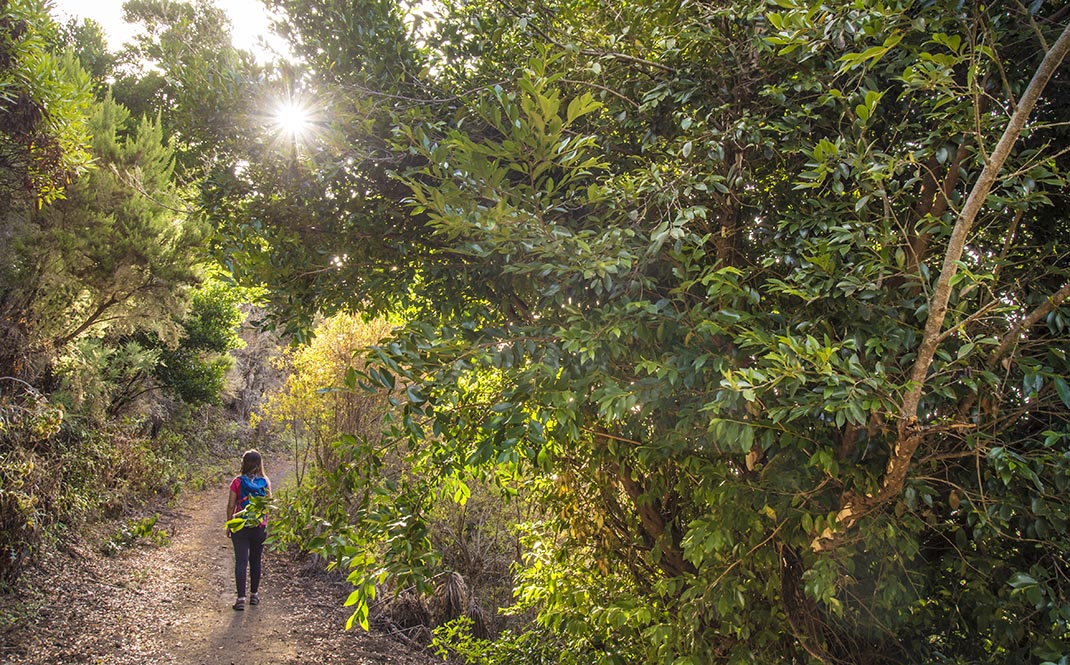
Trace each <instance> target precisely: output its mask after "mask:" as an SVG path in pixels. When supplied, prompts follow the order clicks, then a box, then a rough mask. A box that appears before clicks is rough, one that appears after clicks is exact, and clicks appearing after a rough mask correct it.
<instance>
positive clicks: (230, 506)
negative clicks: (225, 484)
mask: <svg viewBox="0 0 1070 665" xmlns="http://www.w3.org/2000/svg"><path fill="white" fill-rule="evenodd" d="M237 505H238V495H237V493H235V492H228V493H227V521H228V522H229V521H230V520H232V519H234V508H235V506H237Z"/></svg>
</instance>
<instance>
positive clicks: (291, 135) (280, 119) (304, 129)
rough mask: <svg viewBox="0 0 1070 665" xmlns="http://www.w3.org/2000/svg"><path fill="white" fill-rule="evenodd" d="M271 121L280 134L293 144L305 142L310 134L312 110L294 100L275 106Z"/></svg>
mask: <svg viewBox="0 0 1070 665" xmlns="http://www.w3.org/2000/svg"><path fill="white" fill-rule="evenodd" d="M272 121H273V123H274V125H275V128H276V129H277V130H278V131H279V133H280V134H282V135H284V136H285V137H286V138H288V139H290V140H292V141H294V142H295V143H300V142H301V141H303V140H305V139H306V138H308V136H309V134H311V132H312V126H313V117H312V110H311V109H309V108H308V107H307V106H305V105H303V104H301V103H300V102H298V101H296V100H289V101H284V102H281V103H280V104H279V105H278V106H276V107H275V113H274V114H273V115H272Z"/></svg>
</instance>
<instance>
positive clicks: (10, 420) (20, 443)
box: [0, 0, 243, 591]
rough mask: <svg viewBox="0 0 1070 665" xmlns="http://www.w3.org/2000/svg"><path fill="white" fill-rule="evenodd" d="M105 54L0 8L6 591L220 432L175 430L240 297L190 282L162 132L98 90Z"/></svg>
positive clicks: (185, 198) (190, 260)
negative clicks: (43, 554) (57, 545)
mask: <svg viewBox="0 0 1070 665" xmlns="http://www.w3.org/2000/svg"><path fill="white" fill-rule="evenodd" d="M215 29H216V30H217V31H220V30H225V26H221V25H216V26H215ZM118 66H119V58H117V57H115V56H113V55H112V54H110V53H108V51H107V49H106V48H105V47H104V44H103V38H102V33H101V31H100V28H99V27H98V26H95V25H94V24H92V23H85V24H81V25H79V24H74V23H72V24H70V25H68V26H67V27H66V28H65V29H62V28H61V27H60V26H58V25H57V24H56V23H55V22H54V20H53V19H52V18H51V17H50V16H49V14H48V12H47V10H46V6H45V5H44V3H42V2H39V1H38V0H11V1H8V2H4V3H2V5H0V198H2V200H3V203H2V204H0V527H2V533H3V536H2V537H0V585H2V587H3V589H4V590H5V591H6V590H8V589H9V586H8V585H9V583H13V582H15V581H16V579H17V577H18V574H19V573H20V572H21V571H22V570H23V569H24V568H25V566H26V565H28V564H30V563H32V562H33V561H34V559H35V557H36V555H37V554H39V553H40V551H41V550H42V549H43V548H45V547H47V546H48V544H49V542H50V539H51V538H52V537H64V538H69V537H70V533H71V532H76V531H77V527H78V526H79V525H81V524H82V523H84V522H85V521H86V520H88V519H94V518H99V517H101V516H107V515H113V514H116V513H118V512H121V511H123V510H125V509H127V508H129V507H131V506H133V505H136V504H138V503H139V502H144V501H145V500H146V499H147V498H149V497H151V496H153V495H154V494H155V493H156V492H161V493H163V494H165V495H170V494H173V493H174V492H175V491H176V489H177V484H176V480H177V479H188V478H189V476H190V474H191V470H190V468H189V467H188V465H186V464H183V465H181V466H180V465H179V464H178V462H179V461H181V462H183V463H186V462H188V461H189V458H190V457H194V455H193V453H194V451H203V448H204V446H206V445H207V443H208V442H209V441H210V439H211V437H212V433H213V432H215V431H218V430H221V429H225V428H224V427H219V426H215V425H213V426H211V427H203V428H202V431H201V433H200V434H201V439H200V440H198V441H193V442H187V441H186V440H185V438H186V436H188V430H189V429H190V427H189V426H190V425H191V422H190V412H191V411H190V410H191V408H192V406H195V405H198V404H203V403H220V402H221V401H222V397H223V392H224V388H225V375H226V372H227V370H228V369H229V367H230V366H231V363H230V359H229V358H228V357H227V355H226V354H227V352H228V351H229V350H230V349H233V348H235V347H236V346H237V345H238V344H239V341H240V340H239V339H238V338H237V333H236V330H237V327H238V325H239V324H240V323H241V320H242V316H241V314H240V311H239V309H238V307H237V305H238V303H239V302H240V300H241V299H242V297H243V295H242V292H241V291H239V290H236V289H234V288H233V287H231V286H227V285H224V284H223V283H221V282H208V283H204V274H205V267H206V266H207V265H208V264H209V257H208V255H207V253H206V251H205V238H206V231H207V226H206V225H205V224H204V223H203V221H202V219H201V218H200V217H198V216H197V215H196V214H195V213H194V211H193V210H192V207H191V206H190V205H189V199H190V198H191V196H190V195H191V193H192V191H193V190H191V189H190V188H189V187H188V186H186V185H183V184H180V182H179V181H178V179H177V178H176V175H175V146H176V145H177V143H176V141H174V140H171V141H168V140H165V138H164V137H165V135H167V134H170V135H172V136H173V135H174V134H175V133H176V132H175V131H174V130H173V129H171V128H170V127H167V128H166V129H165V126H164V123H163V122H162V121H161V115H160V114H157V113H148V114H145V115H140V114H139V115H136V116H135V115H132V114H131V112H130V110H129V109H128V107H127V106H125V105H124V104H122V103H120V102H117V101H116V100H115V99H114V97H113V95H112V91H111V88H110V81H112V80H114V79H115V77H116V74H117V72H118V70H117V69H116V68H117V67H118ZM133 76H134V75H133V74H130V75H129V76H127V77H126V79H125V80H129V79H130V78H131V77H133ZM148 106H149V105H147V104H146V105H145V107H146V108H148ZM168 121H169V120H168ZM164 420H167V421H170V422H169V423H168V427H166V428H162V427H161V423H162V421H164ZM184 429H186V430H187V431H183V430H184Z"/></svg>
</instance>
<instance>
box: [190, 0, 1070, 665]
mask: <svg viewBox="0 0 1070 665" xmlns="http://www.w3.org/2000/svg"><path fill="white" fill-rule="evenodd" d="M276 4H277V5H278V6H281V7H283V8H285V9H286V10H287V11H288V13H289V15H290V16H291V17H292V18H291V19H290V20H289V22H288V31H289V34H290V36H291V37H292V38H293V40H294V43H295V44H296V46H297V48H299V49H301V51H302V53H303V55H304V57H305V58H306V59H307V61H308V63H309V66H310V68H311V69H312V72H313V74H314V75H315V76H316V82H315V85H316V86H318V87H317V89H316V96H317V98H318V99H326V100H329V104H325V105H324V106H323V108H321V109H319V112H320V114H321V117H323V118H324V120H323V122H324V123H327V124H330V125H331V126H330V128H329V130H325V133H324V134H323V135H322V137H321V138H320V140H319V141H317V142H314V143H312V144H311V145H300V146H295V147H294V150H293V153H292V155H291V157H292V158H291V159H290V160H286V163H282V164H280V163H279V160H277V159H266V158H263V153H257V152H255V151H247V152H241V151H239V152H237V153H236V154H235V156H234V157H233V158H230V161H229V162H227V163H220V166H219V168H218V169H217V170H216V172H215V173H214V174H213V177H212V178H211V179H209V181H207V183H206V189H205V202H206V204H207V205H208V206H209V209H210V210H211V211H213V214H214V215H215V220H216V222H217V224H218V226H219V228H220V230H221V231H222V235H221V238H220V243H219V248H220V251H221V252H223V253H224V255H225V256H226V257H227V259H228V261H229V265H231V266H232V268H233V269H234V271H235V273H236V274H237V275H238V276H239V277H240V278H242V279H248V280H251V281H254V282H264V283H268V284H270V285H271V286H272V290H271V298H272V301H273V303H274V304H275V306H276V308H277V310H278V311H279V312H280V315H281V316H282V317H283V319H284V320H287V321H289V322H290V324H291V325H292V326H293V327H294V328H295V329H299V328H300V327H301V326H302V325H307V321H309V320H310V317H311V315H312V314H313V313H314V311H315V310H317V309H320V310H324V311H333V310H335V309H338V308H347V307H348V308H354V309H362V310H366V311H367V310H370V311H382V310H393V311H399V312H403V313H404V315H405V316H406V318H407V320H408V321H409V323H408V325H406V326H405V327H403V328H402V329H400V330H398V331H397V332H396V333H395V335H394V337H393V339H392V340H390V341H389V342H388V343H384V344H383V345H381V346H380V347H379V349H378V351H376V352H375V353H374V354H373V355H372V358H373V360H374V361H375V363H376V365H375V366H373V367H372V368H371V369H370V370H369V371H368V372H367V374H366V375H365V377H366V380H367V382H368V383H369V384H374V385H376V386H378V387H380V388H382V389H385V390H389V391H391V395H392V399H394V400H395V401H396V402H397V404H398V407H399V408H400V409H401V412H400V413H399V414H398V416H397V418H396V419H395V421H394V426H393V435H394V437H395V440H396V441H397V442H398V446H399V450H406V449H409V450H413V451H416V452H415V453H414V454H416V455H418V456H422V459H425V460H426V462H425V463H424V464H423V465H422V466H420V467H419V468H421V469H423V470H424V472H425V473H424V474H423V475H422V476H419V477H414V478H409V479H405V480H404V481H402V482H399V483H397V484H396V485H394V486H391V487H390V488H389V489H390V491H392V492H394V500H393V511H394V512H393V513H392V514H391V515H390V516H383V517H380V518H379V519H377V520H368V521H365V522H362V523H358V524H357V526H358V527H359V528H357V529H356V530H354V529H347V530H346V531H345V532H344V533H343V534H342V535H343V537H344V538H345V539H347V541H348V542H350V543H351V546H352V547H353V548H354V549H355V550H356V551H359V552H360V555H359V556H355V557H353V559H352V561H351V563H352V565H353V566H354V575H353V579H354V580H355V581H356V582H357V585H358V589H357V593H356V594H355V601H356V602H357V607H358V614H359V612H360V611H363V608H364V607H365V605H364V604H363V603H364V602H365V601H366V600H367V599H368V598H369V597H370V596H371V595H372V594H373V593H374V589H375V586H374V584H375V582H377V581H382V580H384V579H386V578H387V577H394V576H398V575H403V574H408V575H416V576H417V577H419V575H420V573H421V571H424V572H427V571H430V570H431V568H429V566H430V563H429V562H430V561H431V557H430V552H431V548H430V542H429V539H428V538H427V535H426V528H425V527H426V521H427V511H428V505H429V504H428V502H427V497H428V496H430V495H431V494H430V492H431V490H432V489H433V488H457V487H459V486H460V485H462V484H463V483H464V482H465V481H466V479H469V478H472V477H486V476H487V475H488V474H490V475H492V476H497V477H500V478H509V477H511V478H514V479H519V478H523V479H524V482H525V483H526V484H528V485H529V486H530V487H532V488H533V489H536V490H537V491H539V492H540V493H541V494H540V496H541V500H542V502H543V505H544V508H545V509H546V513H545V515H546V517H545V519H542V520H540V521H537V522H531V523H528V524H526V525H524V527H523V528H524V530H525V533H526V537H525V542H526V544H527V547H526V550H525V552H524V555H523V564H522V565H521V566H520V567H519V568H518V571H517V573H518V577H517V587H516V594H517V595H516V599H517V603H518V606H519V607H521V608H530V609H533V610H535V611H537V612H538V617H539V619H538V623H539V626H540V628H539V633H538V635H541V636H542V637H540V638H538V639H542V640H544V641H545V642H544V643H546V644H550V643H554V644H558V645H561V648H562V651H561V653H562V655H561V656H560V659H561V660H562V661H563V662H592V661H595V660H597V661H601V662H637V661H648V662H678V663H686V662H694V663H700V662H701V663H705V662H806V661H807V660H808V659H810V658H813V659H817V660H819V661H823V662H863V661H864V662H908V661H926V662H976V661H991V662H1008V663H1011V662H1023V661H1026V660H1040V661H1045V660H1050V661H1057V660H1059V659H1060V658H1062V657H1064V656H1066V655H1067V654H1068V653H1070V647H1068V646H1067V645H1068V640H1070V632H1068V624H1067V622H1068V620H1070V596H1068V593H1067V587H1066V584H1067V579H1066V570H1067V567H1066V561H1065V552H1066V551H1067V546H1068V545H1070V543H1068V542H1067V540H1066V520H1067V518H1068V517H1070V513H1068V511H1070V506H1068V505H1067V503H1066V501H1065V498H1064V497H1065V489H1066V485H1067V481H1068V477H1070V476H1068V470H1070V469H1068V467H1067V457H1066V454H1065V452H1066V450H1067V442H1068V439H1067V436H1068V413H1070V389H1068V388H1067V375H1068V369H1070V367H1068V365H1067V362H1068V360H1067V358H1066V353H1065V349H1066V348H1067V320H1066V317H1067V309H1066V306H1065V302H1066V299H1067V296H1068V295H1070V286H1068V267H1070V266H1068V263H1067V254H1066V251H1067V250H1066V247H1067V244H1066V242H1067V237H1066V232H1067V230H1068V227H1067V225H1066V215H1065V210H1066V209H1067V201H1066V189H1065V187H1066V182H1065V178H1064V174H1065V171H1066V166H1067V163H1066V158H1065V155H1064V154H1063V148H1064V147H1065V145H1066V134H1065V122H1066V121H1067V117H1066V113H1067V109H1068V108H1070V105H1067V104H1066V103H1065V102H1066V89H1065V80H1066V76H1065V67H1064V68H1063V69H1062V70H1058V72H1057V73H1056V74H1055V76H1054V79H1053V80H1052V81H1051V83H1050V84H1049V85H1048V86H1047V87H1046V88H1044V92H1043V94H1042V95H1041V96H1040V97H1039V101H1038V102H1037V103H1036V106H1035V109H1034V108H1025V107H1023V108H1024V110H1023V111H1022V112H1020V113H1018V115H1017V119H1021V118H1024V117H1025V115H1026V114H1028V115H1029V117H1030V120H1029V121H1028V122H1027V123H1026V124H1025V125H1024V128H1023V129H1022V131H1021V134H1020V137H1019V136H1018V133H1017V131H1016V130H1012V131H1009V132H1008V133H1007V137H1008V138H1007V142H1004V143H1003V144H1002V145H1003V146H1004V147H1006V146H1010V145H1013V149H1012V150H1011V151H1010V152H1009V153H1008V154H1006V155H1005V154H1004V153H1003V152H1002V148H1001V149H1000V150H1001V151H1000V152H998V153H996V152H994V151H995V150H996V148H995V146H996V143H997V141H998V140H999V139H1000V138H1001V137H1002V136H1003V135H1004V132H1005V130H1007V129H1008V127H1011V126H1012V125H1013V123H1012V116H1014V114H1015V112H1016V109H1018V108H1019V101H1020V100H1023V99H1026V100H1032V99H1033V96H1032V95H1031V94H1027V90H1026V86H1027V84H1028V83H1029V81H1030V78H1031V77H1032V75H1033V73H1034V71H1035V70H1036V69H1037V68H1038V66H1039V64H1040V62H1041V60H1042V59H1043V58H1044V55H1045V52H1046V51H1047V49H1048V48H1049V47H1051V46H1052V45H1053V44H1056V43H1061V42H1056V39H1057V37H1059V34H1060V32H1062V31H1063V30H1064V27H1065V25H1066V23H1067V16H1068V14H1070V9H1068V8H1067V6H1066V5H1065V3H1062V2H1046V3H1032V4H1030V5H1029V6H1026V5H1024V4H1020V3H1012V4H997V5H981V4H977V3H960V2H951V1H941V0H933V1H909V0H903V1H901V2H899V1H897V2H869V1H867V0H860V1H859V2H854V3H843V4H820V3H816V2H807V1H806V0H778V1H777V2H776V3H772V4H767V3H765V2H743V1H738V2H728V3H714V4H709V3H690V2H688V3H677V2H671V3H666V2H658V1H656V0H650V1H644V2H636V3H627V4H626V5H624V4H621V5H619V6H613V7H609V6H603V5H601V4H599V3H586V2H569V1H567V0H562V1H560V2H538V3H534V4H531V5H529V6H524V7H516V6H513V5H511V4H509V3H482V2H466V3H448V2H447V3H443V4H442V5H441V6H440V7H439V11H438V12H437V14H436V15H434V16H432V17H431V19H430V20H429V21H428V22H422V23H417V22H415V21H412V20H411V19H410V21H409V22H407V21H406V19H405V17H404V11H403V9H402V8H400V7H398V6H395V5H392V4H391V3H387V2H357V3H349V4H347V5H345V6H341V5H338V4H337V3H331V2H316V1H315V0H312V1H308V0H300V1H298V0H292V1H287V0H280V1H279V2H277V3H276ZM1024 103H1025V102H1023V104H1024ZM1029 103H1031V102H1029ZM1014 139H1017V142H1013V141H1014ZM994 154H998V159H997V158H996V157H993V155H994ZM258 156H259V157H261V158H260V159H259V160H258V159H257V157H258ZM1004 157H1006V162H1005V164H1004V163H1003V159H1004ZM990 161H993V162H994V164H995V166H996V167H999V166H1002V169H1001V170H1000V172H999V177H998V179H997V180H996V181H995V184H994V186H993V187H992V188H991V190H990V191H988V190H986V189H984V186H983V185H984V182H985V180H986V179H987V178H988V176H990V175H992V174H991V173H987V174H985V177H984V178H982V177H981V173H982V167H983V166H984V165H985V164H986V163H988V162H990ZM239 163H241V164H242V167H241V168H234V165H236V164H239ZM978 182H981V183H982V184H981V185H978V184H977V183H978ZM974 190H976V192H978V193H977V194H975V195H974V196H973V198H972V199H970V197H969V194H970V192H971V191H974ZM533 478H534V479H533ZM502 484H503V486H504V487H506V488H508V482H506V481H505V480H503V482H502ZM462 495H463V492H461V493H460V494H459V495H458V496H459V497H461V496H462ZM376 539H379V540H383V539H385V542H386V543H388V545H389V546H388V547H386V548H383V547H372V546H369V545H368V543H370V542H378V541H377V540H376ZM402 545H404V546H402ZM358 618H361V616H359V615H358ZM533 635H534V634H533ZM525 639H532V638H525ZM528 644H530V643H528ZM536 652H537V649H536V650H532V651H531V653H536ZM488 653H489V652H488ZM518 653H519V651H518Z"/></svg>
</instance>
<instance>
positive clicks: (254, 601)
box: [249, 593, 260, 605]
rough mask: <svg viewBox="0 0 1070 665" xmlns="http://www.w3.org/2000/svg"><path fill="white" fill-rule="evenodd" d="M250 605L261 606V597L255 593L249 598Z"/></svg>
mask: <svg viewBox="0 0 1070 665" xmlns="http://www.w3.org/2000/svg"><path fill="white" fill-rule="evenodd" d="M249 604H250V605H259V604H260V595H259V594H255V593H254V594H253V595H252V596H250V597H249Z"/></svg>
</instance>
